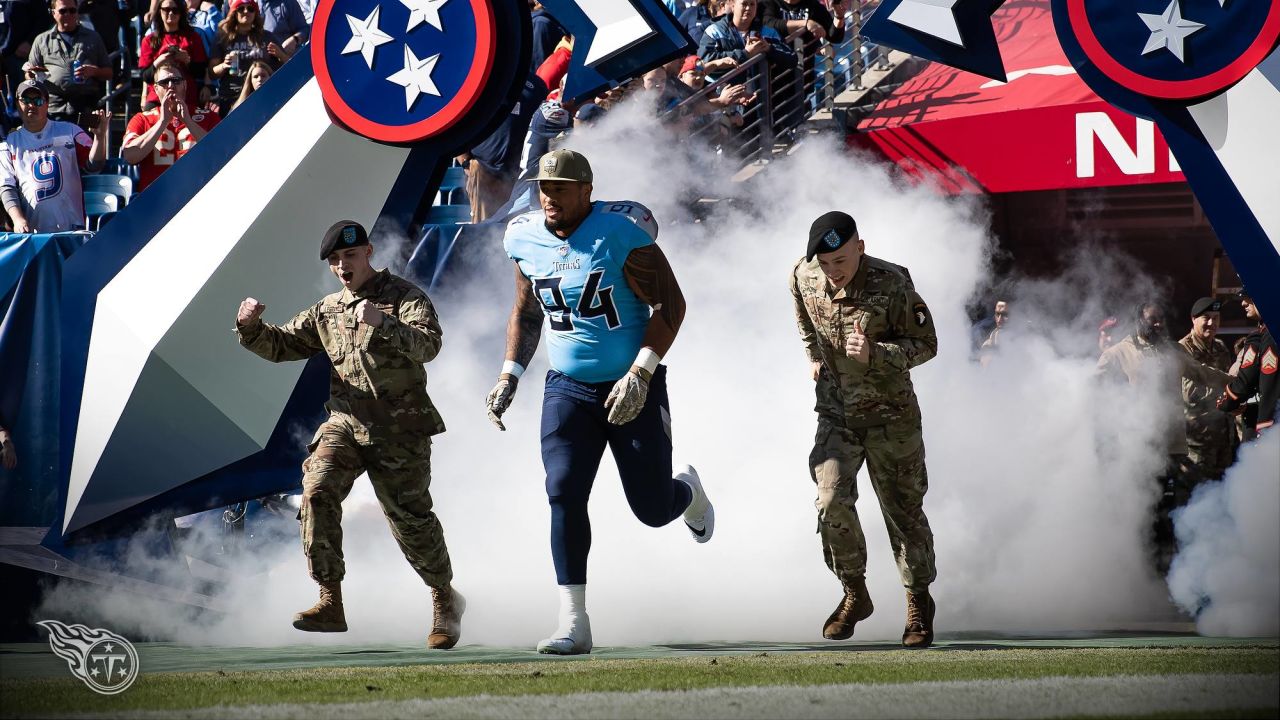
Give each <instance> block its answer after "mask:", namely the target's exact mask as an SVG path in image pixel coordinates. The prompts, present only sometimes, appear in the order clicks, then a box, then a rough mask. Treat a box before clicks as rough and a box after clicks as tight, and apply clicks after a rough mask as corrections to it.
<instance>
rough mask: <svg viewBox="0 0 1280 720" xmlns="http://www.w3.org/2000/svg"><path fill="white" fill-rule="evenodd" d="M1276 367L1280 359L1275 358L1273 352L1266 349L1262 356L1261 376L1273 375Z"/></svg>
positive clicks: (1279, 363)
mask: <svg viewBox="0 0 1280 720" xmlns="http://www.w3.org/2000/svg"><path fill="white" fill-rule="evenodd" d="M1277 365H1280V358H1277V357H1276V353H1275V351H1274V350H1272V349H1271V348H1267V351H1266V352H1265V353H1263V355H1262V374H1263V375H1275V374H1276V366H1277Z"/></svg>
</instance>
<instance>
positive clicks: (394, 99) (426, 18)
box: [311, 0, 498, 143]
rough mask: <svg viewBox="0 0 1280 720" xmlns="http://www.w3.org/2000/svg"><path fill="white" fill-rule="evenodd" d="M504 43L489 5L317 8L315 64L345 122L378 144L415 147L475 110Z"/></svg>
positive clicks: (376, 1) (372, 1) (340, 3)
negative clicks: (412, 144) (500, 43)
mask: <svg viewBox="0 0 1280 720" xmlns="http://www.w3.org/2000/svg"><path fill="white" fill-rule="evenodd" d="M497 45H498V39H497V36H496V25H495V22H494V10H493V8H492V7H491V6H490V3H489V0H335V1H334V2H330V3H321V5H320V7H319V8H318V9H317V10H316V16H315V21H314V23H313V30H312V38H311V59H312V65H313V66H314V68H315V73H316V80H317V81H318V82H319V84H320V91H321V94H322V96H323V97H324V102H325V106H326V107H328V108H329V111H330V112H331V113H333V115H334V117H335V118H336V119H337V120H338V121H339V122H341V123H343V124H344V125H346V126H347V127H348V128H350V129H351V130H354V131H355V132H358V133H360V134H361V135H364V136H365V137H367V138H369V139H371V140H377V141H380V142H389V143H413V142H418V141H421V140H425V139H427V138H430V137H432V136H434V135H438V134H439V133H441V132H444V131H446V130H448V129H449V128H451V127H453V126H454V125H455V124H456V123H457V122H458V121H459V120H461V119H462V118H463V117H464V116H465V115H466V114H467V112H468V111H469V110H471V108H472V107H473V106H474V105H475V103H476V101H477V100H478V99H479V98H480V95H481V94H482V93H483V91H484V89H485V86H486V83H487V81H488V80H489V76H490V74H491V72H492V70H493V65H494V58H495V54H496V49H497Z"/></svg>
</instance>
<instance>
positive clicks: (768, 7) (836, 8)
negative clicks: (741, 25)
mask: <svg viewBox="0 0 1280 720" xmlns="http://www.w3.org/2000/svg"><path fill="white" fill-rule="evenodd" d="M844 13H845V8H844V2H843V0H840V1H839V2H836V3H835V4H834V5H833V6H832V8H831V11H828V10H827V8H826V7H825V6H824V5H823V4H822V2H820V0H760V21H761V23H762V24H763V25H764V26H765V27H771V28H773V29H774V30H776V31H777V32H778V34H779V35H781V36H782V37H784V38H786V37H790V36H791V35H793V34H795V33H801V35H800V37H801V38H802V39H803V40H804V43H805V45H806V46H807V45H809V44H811V43H813V42H815V41H817V40H826V41H827V42H829V43H832V44H833V45H834V44H838V43H841V42H844ZM806 55H811V53H806Z"/></svg>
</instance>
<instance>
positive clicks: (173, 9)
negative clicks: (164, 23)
mask: <svg viewBox="0 0 1280 720" xmlns="http://www.w3.org/2000/svg"><path fill="white" fill-rule="evenodd" d="M160 12H162V13H164V14H166V15H168V14H170V13H177V12H180V11H179V9H178V6H177V5H161V6H160Z"/></svg>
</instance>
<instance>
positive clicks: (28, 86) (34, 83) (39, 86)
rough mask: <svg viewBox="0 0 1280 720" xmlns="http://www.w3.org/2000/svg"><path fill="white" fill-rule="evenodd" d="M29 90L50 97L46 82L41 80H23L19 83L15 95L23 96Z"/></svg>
mask: <svg viewBox="0 0 1280 720" xmlns="http://www.w3.org/2000/svg"><path fill="white" fill-rule="evenodd" d="M28 90H35V91H36V92H38V93H40V94H41V95H43V96H45V97H49V91H48V89H46V88H45V86H44V83H42V82H40V81H39V80H23V81H22V82H20V83H18V91H17V92H15V93H14V94H13V95H14V97H22V94H23V93H25V92H26V91H28Z"/></svg>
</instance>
